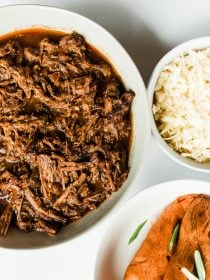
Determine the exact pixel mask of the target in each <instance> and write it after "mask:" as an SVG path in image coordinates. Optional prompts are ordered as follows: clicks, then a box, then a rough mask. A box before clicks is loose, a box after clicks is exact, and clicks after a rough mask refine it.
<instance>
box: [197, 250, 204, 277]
mask: <svg viewBox="0 0 210 280" xmlns="http://www.w3.org/2000/svg"><path fill="white" fill-rule="evenodd" d="M194 260H195V267H196V271H197V274H198V277H199V279H200V280H205V278H206V272H205V268H204V264H203V260H202V257H201V254H200V252H199V251H198V250H195V253H194Z"/></svg>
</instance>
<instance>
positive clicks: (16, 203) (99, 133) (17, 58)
mask: <svg viewBox="0 0 210 280" xmlns="http://www.w3.org/2000/svg"><path fill="white" fill-rule="evenodd" d="M133 98H134V93H133V92H132V91H126V90H125V88H124V86H123V84H122V82H121V81H120V79H119V78H118V76H117V75H116V74H115V72H114V71H113V69H112V67H111V66H110V65H109V64H108V62H106V61H105V60H104V59H102V58H101V57H100V55H99V54H98V53H96V51H95V50H93V49H92V48H91V47H90V46H89V45H88V44H87V43H86V42H85V40H84V38H83V37H82V36H81V35H79V34H77V33H75V32H74V33H72V34H70V35H66V36H63V37H62V38H60V40H59V41H55V40H52V39H50V38H44V39H42V40H40V42H39V45H38V46H36V47H35V46H25V45H23V44H21V43H20V42H19V41H16V40H9V41H8V42H6V43H4V44H2V45H1V47H0V235H2V236H5V235H6V234H7V231H8V228H9V226H10V224H15V225H16V226H17V227H18V228H19V229H21V230H23V231H39V232H45V233H47V234H49V235H53V234H56V233H57V231H58V230H59V229H60V228H61V227H62V226H64V225H66V224H68V223H71V222H73V221H77V220H79V219H80V218H81V217H83V216H84V215H85V214H86V213H88V212H89V211H90V210H93V209H96V208H97V207H98V206H99V205H100V203H101V202H103V201H104V200H105V199H107V198H108V197H109V196H110V195H111V194H112V193H113V192H115V191H117V190H118V189H119V188H120V187H121V185H122V183H123V182H124V181H125V179H126V177H127V175H128V152H129V150H128V149H129V139H130V135H131V121H130V108H131V103H132V100H133Z"/></svg>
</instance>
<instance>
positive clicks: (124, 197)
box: [0, 4, 151, 250]
mask: <svg viewBox="0 0 210 280" xmlns="http://www.w3.org/2000/svg"><path fill="white" fill-rule="evenodd" d="M10 8H11V9H14V8H26V9H35V10H36V11H37V10H39V9H40V10H47V11H49V10H53V11H58V13H66V14H67V15H69V16H71V15H72V16H75V17H78V18H80V19H81V20H83V21H86V22H89V23H91V24H92V25H95V26H96V27H97V29H99V30H100V31H101V32H102V33H103V34H106V35H107V36H108V37H109V38H110V39H111V40H112V41H114V43H115V45H117V47H119V49H120V50H121V51H122V52H123V56H125V57H126V58H127V60H128V61H129V62H130V64H131V65H132V67H133V69H134V70H135V71H136V75H137V76H138V81H139V87H141V88H142V89H143V91H141V95H142V98H143V99H144V100H145V108H144V109H145V119H146V122H145V127H147V129H146V133H145V135H144V138H145V143H144V146H145V147H144V149H143V151H142V154H141V157H142V161H141V162H140V164H139V166H138V172H136V173H135V174H134V175H133V178H132V182H131V183H130V185H129V187H127V188H126V189H125V188H124V189H123V192H122V194H121V195H120V197H119V198H118V200H117V201H116V204H115V205H114V206H112V207H111V209H110V208H109V209H108V211H107V212H106V213H105V214H104V215H103V216H102V217H100V219H99V220H97V221H95V222H94V224H92V225H91V226H90V227H87V228H85V229H84V230H82V231H80V232H78V233H77V234H76V235H74V236H73V237H71V239H65V240H62V241H61V242H58V243H54V244H51V245H50V246H40V247H36V248H35V249H36V250H43V249H46V248H48V249H49V248H50V247H54V246H62V244H64V243H66V242H70V241H71V240H73V239H75V238H78V237H80V236H82V235H83V234H85V233H87V232H88V231H91V230H93V229H95V227H97V226H99V225H100V224H101V223H103V222H104V220H105V219H108V218H109V217H110V216H111V215H113V212H114V211H115V210H116V208H117V209H118V208H120V207H121V206H122V204H123V203H125V202H126V201H127V200H128V199H129V196H128V193H129V191H130V187H131V186H132V185H134V184H135V183H136V181H137V179H138V178H139V177H140V175H141V172H142V169H143V166H144V164H145V160H146V156H147V155H148V149H149V143H150V137H151V122H150V112H149V103H148V99H147V91H146V86H145V83H144V81H143V78H142V75H141V73H140V71H139V69H138V67H137V66H136V64H135V62H134V61H133V59H132V58H131V56H130V55H129V53H128V52H127V50H126V49H125V48H124V46H123V45H122V44H121V43H120V42H119V41H118V40H117V39H116V38H115V37H114V36H113V35H112V34H111V33H110V32H109V31H108V30H106V29H105V28H104V27H102V26H101V25H100V24H98V23H97V22H95V21H94V20H92V19H89V18H88V17H86V16H83V15H81V14H78V13H76V12H73V11H70V10H66V9H62V8H58V7H53V6H48V5H39V4H14V5H5V6H1V7H0V10H2V9H10ZM40 26H41V25H40ZM43 26H44V25H43ZM44 27H45V26H44ZM29 28H30V27H29ZM24 29H26V28H24ZM55 29H56V28H55ZM20 30H21V28H20ZM12 31H13V30H11V32H12ZM7 33H9V32H7ZM7 33H5V34H7ZM101 52H102V53H103V51H101ZM111 65H112V67H114V68H115V65H114V64H111ZM122 80H123V79H122ZM125 87H126V86H125ZM131 149H132V145H131ZM129 160H130V159H129ZM126 180H127V179H126ZM124 183H125V182H124ZM124 183H123V184H124ZM122 187H123V186H122ZM119 191H120V190H119ZM1 248H2V249H5V250H31V249H32V250H33V249H34V248H33V247H32V248H10V247H1Z"/></svg>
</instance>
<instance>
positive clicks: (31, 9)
mask: <svg viewBox="0 0 210 280" xmlns="http://www.w3.org/2000/svg"><path fill="white" fill-rule="evenodd" d="M0 23H1V24H0V35H3V34H6V33H9V32H12V31H14V30H21V29H27V28H32V27H40V26H41V27H45V28H47V29H54V30H61V31H65V32H67V33H68V32H69V33H70V32H72V31H77V32H78V33H80V34H81V35H83V36H84V37H85V39H86V40H87V42H89V43H90V44H91V45H93V46H94V47H96V48H97V49H98V50H99V51H100V52H101V53H103V54H104V56H106V57H107V58H108V60H109V61H110V62H111V63H112V65H113V66H114V68H115V69H116V70H117V71H118V73H119V75H120V76H121V78H122V81H123V82H124V85H125V87H126V88H128V89H131V90H133V91H134V92H135V94H136V95H135V98H134V101H133V104H132V120H133V135H132V143H131V148H130V155H129V167H130V170H129V175H128V178H127V179H126V181H125V182H124V184H123V186H122V187H121V188H120V190H119V191H117V192H116V193H114V194H113V195H112V196H111V197H110V198H109V199H107V200H106V201H105V202H103V203H102V204H101V205H100V206H99V208H98V209H97V210H95V211H92V212H91V213H89V214H87V215H86V216H85V217H84V218H82V219H81V220H80V221H78V222H76V223H72V224H69V225H67V226H65V227H63V229H62V230H61V232H59V233H58V234H57V235H56V236H55V237H49V236H47V235H44V234H40V233H36V232H30V233H28V234H25V233H23V232H20V231H18V230H16V229H15V228H13V229H11V230H10V231H9V234H8V236H7V237H6V238H0V247H6V248H12V249H29V248H41V247H46V246H50V245H56V244H59V243H61V242H64V241H68V240H71V239H73V238H75V237H78V236H79V235H80V234H81V233H84V232H86V231H87V230H89V229H91V228H93V226H94V225H96V224H97V223H98V222H99V221H102V219H103V218H105V217H106V216H107V214H110V213H111V212H113V211H114V209H116V208H117V207H119V206H120V205H121V204H122V203H123V202H124V201H125V200H127V198H128V193H129V191H130V189H131V188H132V187H134V186H135V182H136V180H137V178H138V177H139V175H140V172H141V170H142V167H143V163H144V161H145V159H146V153H147V150H148V148H149V140H150V132H151V129H150V118H149V107H148V100H147V96H146V88H145V85H144V82H143V80H142V78H141V75H140V73H139V71H138V69H137V67H136V66H135V64H134V62H133V61H132V59H131V58H130V56H129V55H128V53H127V52H126V51H125V49H124V48H123V47H122V46H121V45H120V43H119V42H118V41H117V40H116V39H115V38H114V37H113V36H112V35H111V34H110V33H109V32H108V31H106V30H105V29H104V28H102V27H101V26H99V25H98V24H97V23H95V22H93V21H91V20H89V19H87V18H85V17H83V16H81V15H78V14H76V13H73V12H70V11H66V10H62V9H58V8H52V7H47V6H38V5H37V6H36V5H16V6H8V7H3V8H0Z"/></svg>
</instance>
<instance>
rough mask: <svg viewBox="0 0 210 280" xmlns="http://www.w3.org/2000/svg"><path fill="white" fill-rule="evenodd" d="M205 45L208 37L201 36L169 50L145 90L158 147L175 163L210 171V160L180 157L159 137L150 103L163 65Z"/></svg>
mask: <svg viewBox="0 0 210 280" xmlns="http://www.w3.org/2000/svg"><path fill="white" fill-rule="evenodd" d="M207 47H210V37H202V38H197V39H193V40H190V41H187V42H185V43H183V44H181V45H179V46H177V47H175V48H174V49H172V50H171V51H169V52H168V53H167V54H166V55H165V56H164V57H163V58H162V59H161V60H160V61H159V62H158V64H157V65H156V67H155V68H154V70H153V73H152V75H151V78H150V81H149V84H148V88H147V92H148V98H149V106H150V117H151V124H152V133H153V135H154V137H155V139H156V140H157V143H158V144H159V146H160V148H161V149H162V150H163V151H164V152H165V153H166V154H167V155H168V156H169V157H170V158H172V159H173V160H175V161H176V162H177V163H179V164H182V165H183V166H185V167H188V168H190V169H193V170H197V171H202V172H210V162H206V163H199V162H196V161H195V160H193V159H190V158H184V157H182V156H181V155H180V154H179V153H178V152H176V151H174V150H173V149H172V148H171V147H170V146H169V145H168V144H167V143H166V142H165V140H164V139H163V138H162V137H161V135H160V133H159V131H158V128H157V125H156V122H155V119H154V115H153V113H152V105H153V98H154V92H155V86H156V83H157V81H158V78H159V76H160V73H161V72H162V70H163V68H164V66H166V65H167V64H169V63H170V62H171V61H172V60H174V59H175V58H176V57H178V56H180V55H181V54H185V53H187V52H188V51H189V50H199V49H205V48H207Z"/></svg>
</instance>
